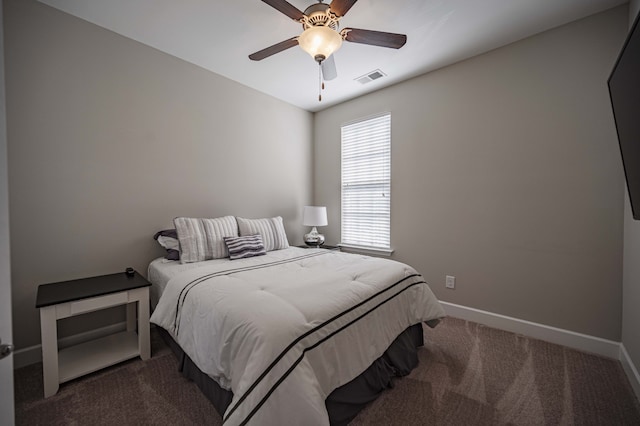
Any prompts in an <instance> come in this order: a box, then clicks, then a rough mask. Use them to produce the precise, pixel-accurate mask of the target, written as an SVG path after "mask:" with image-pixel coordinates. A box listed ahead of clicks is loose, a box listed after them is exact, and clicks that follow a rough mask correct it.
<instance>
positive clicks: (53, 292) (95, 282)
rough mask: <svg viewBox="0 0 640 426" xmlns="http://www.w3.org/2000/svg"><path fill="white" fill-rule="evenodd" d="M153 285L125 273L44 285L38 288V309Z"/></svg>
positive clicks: (138, 275)
mask: <svg viewBox="0 0 640 426" xmlns="http://www.w3.org/2000/svg"><path fill="white" fill-rule="evenodd" d="M150 285H151V283H150V282H149V281H147V280H146V279H144V277H143V276H142V275H140V274H138V273H137V272H136V273H135V274H134V275H133V276H132V277H130V276H128V275H127V274H126V273H125V272H124V271H123V272H118V273H117V274H109V275H101V276H98V277H90V278H82V279H78V280H71V281H61V282H58V283H51V284H42V285H39V286H38V296H37V298H36V308H42V307H45V306H51V305H57V304H59V303H65V302H72V301H74V300H80V299H87V298H89V297H97V296H103V295H105V294H109V293H117V292H119V291H125V290H132V289H134V288H140V287H147V286H150Z"/></svg>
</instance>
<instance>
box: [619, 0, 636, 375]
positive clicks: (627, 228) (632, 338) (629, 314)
mask: <svg viewBox="0 0 640 426" xmlns="http://www.w3.org/2000/svg"><path fill="white" fill-rule="evenodd" d="M639 11H640V0H632V1H631V2H630V3H629V25H631V24H632V23H633V20H634V18H635V17H636V16H637V15H638V12H639ZM622 294H623V304H622V344H623V345H624V348H625V349H626V351H627V353H628V354H629V356H630V357H631V360H632V362H633V364H634V365H635V367H636V368H640V221H637V220H633V216H632V215H631V205H630V204H629V196H628V194H625V204H624V276H623V290H622Z"/></svg>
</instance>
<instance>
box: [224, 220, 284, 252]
mask: <svg viewBox="0 0 640 426" xmlns="http://www.w3.org/2000/svg"><path fill="white" fill-rule="evenodd" d="M236 219H237V221H238V228H239V229H240V236H241V237H244V236H248V235H256V234H260V235H261V236H262V241H263V243H264V249H265V250H266V251H272V250H280V249H285V248H287V247H289V241H288V240H287V234H286V232H285V231H284V224H283V223H282V217H280V216H277V217H272V218H269V219H243V218H241V217H238V218H236Z"/></svg>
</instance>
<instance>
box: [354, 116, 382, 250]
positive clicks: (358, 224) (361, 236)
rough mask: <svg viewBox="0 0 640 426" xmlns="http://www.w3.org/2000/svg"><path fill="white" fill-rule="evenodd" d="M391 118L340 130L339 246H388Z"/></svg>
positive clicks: (366, 122)
mask: <svg viewBox="0 0 640 426" xmlns="http://www.w3.org/2000/svg"><path fill="white" fill-rule="evenodd" d="M390 223H391V114H385V115H382V116H377V117H373V118H369V119H366V120H361V121H358V122H355V123H350V124H346V125H344V126H342V244H343V245H346V246H359V247H363V248H372V249H382V250H385V251H386V250H389V249H390V246H391V227H390Z"/></svg>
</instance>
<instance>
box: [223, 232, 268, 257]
mask: <svg viewBox="0 0 640 426" xmlns="http://www.w3.org/2000/svg"><path fill="white" fill-rule="evenodd" d="M224 242H225V244H226V245H227V249H228V250H229V259H231V260H236V259H244V258H247V257H254V256H264V255H265V254H267V252H266V251H265V249H264V244H262V237H261V236H260V234H257V235H247V236H245V237H224Z"/></svg>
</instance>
